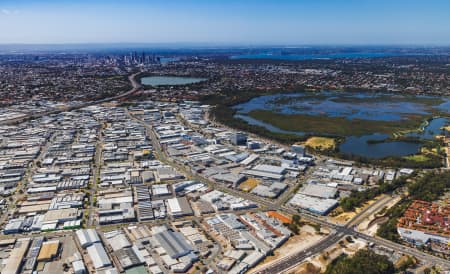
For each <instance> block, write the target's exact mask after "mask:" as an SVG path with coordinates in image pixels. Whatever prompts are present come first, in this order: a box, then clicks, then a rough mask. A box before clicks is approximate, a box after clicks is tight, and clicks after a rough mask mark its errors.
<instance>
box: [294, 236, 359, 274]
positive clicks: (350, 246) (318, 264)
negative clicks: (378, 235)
mask: <svg viewBox="0 0 450 274" xmlns="http://www.w3.org/2000/svg"><path fill="white" fill-rule="evenodd" d="M339 242H341V243H343V245H342V246H341V245H340V244H339V243H336V244H335V245H333V246H331V247H329V248H327V249H326V250H324V252H323V253H321V254H317V255H315V256H313V257H311V258H309V259H308V260H307V261H305V262H304V263H302V264H301V265H299V266H297V267H296V268H294V269H292V270H290V271H288V272H286V273H288V274H304V273H305V274H306V273H308V272H305V269H306V270H307V269H308V268H309V269H314V271H317V269H319V272H311V273H322V272H324V271H325V270H326V268H327V265H328V264H329V263H330V262H331V261H333V260H334V259H336V258H337V257H339V256H340V255H341V254H342V253H346V254H348V255H350V256H351V255H353V254H355V252H356V251H358V250H359V249H362V248H365V247H366V245H367V243H366V242H365V241H363V240H360V239H356V240H355V239H353V243H351V242H348V241H347V240H346V239H345V237H344V238H343V239H342V240H341V241H339ZM308 265H312V266H308Z"/></svg>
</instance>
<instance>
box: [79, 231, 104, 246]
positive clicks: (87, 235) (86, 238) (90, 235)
mask: <svg viewBox="0 0 450 274" xmlns="http://www.w3.org/2000/svg"><path fill="white" fill-rule="evenodd" d="M75 234H76V235H77V238H78V241H79V242H80V245H81V247H82V248H86V247H88V246H90V245H93V244H94V243H100V242H101V241H100V237H99V236H98V234H97V231H95V229H79V230H77V231H76V232H75Z"/></svg>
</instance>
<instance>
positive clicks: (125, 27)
mask: <svg viewBox="0 0 450 274" xmlns="http://www.w3.org/2000/svg"><path fill="white" fill-rule="evenodd" d="M116 42H137V43H184V42H195V43H233V44H255V45H256V44H280V45H281V44H446V45H450V0H371V1H369V0H293V1H288V0H284V1H283V0H248V1H246V0H161V1H153V0H141V1H139V0H70V1H69V0H35V1H33V0H0V43H116Z"/></svg>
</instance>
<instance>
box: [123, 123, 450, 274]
mask: <svg viewBox="0 0 450 274" xmlns="http://www.w3.org/2000/svg"><path fill="white" fill-rule="evenodd" d="M130 117H132V118H133V119H135V120H137V121H138V122H140V123H141V124H142V125H144V126H145V127H146V129H147V132H148V135H149V137H150V139H151V141H152V145H153V149H154V151H155V154H156V156H157V158H158V159H159V160H161V161H163V162H165V163H168V164H170V165H172V166H174V167H176V168H177V169H178V170H180V171H182V172H183V173H185V174H186V175H187V176H188V177H190V178H191V179H195V180H198V181H200V182H203V183H205V184H207V185H209V186H211V187H213V188H214V189H217V190H220V191H223V192H226V193H229V194H232V195H235V196H238V197H241V198H244V199H247V200H250V201H253V202H256V203H258V204H259V205H261V206H262V207H263V208H264V209H267V210H279V211H281V212H285V213H288V214H291V215H293V214H298V215H300V216H301V217H302V218H303V219H304V220H307V221H310V222H313V223H317V224H320V225H322V226H325V227H328V228H330V229H331V230H332V233H331V234H330V235H328V236H327V237H326V238H324V239H322V240H321V241H320V242H319V243H317V244H315V245H314V246H311V247H309V248H307V249H305V250H303V251H300V252H297V253H295V254H292V255H290V256H287V257H285V258H282V259H281V260H277V261H275V262H273V263H272V264H270V265H268V266H267V267H266V268H264V269H261V270H260V271H258V273H261V274H262V273H271V274H272V273H283V272H286V271H287V270H290V269H292V268H293V267H295V266H297V265H299V264H300V263H301V262H303V261H304V260H305V259H306V258H308V257H310V256H312V255H315V254H318V253H320V252H322V251H324V250H325V249H327V248H328V247H330V246H332V245H333V244H336V243H337V242H339V240H340V239H341V238H342V237H344V236H346V235H352V236H354V237H358V238H361V239H364V240H366V241H367V242H373V243H374V244H377V245H381V246H386V247H388V248H391V249H392V250H395V251H397V252H401V253H404V254H408V255H411V256H415V257H416V258H418V259H420V260H422V261H426V262H433V263H434V264H436V265H440V266H442V267H444V268H446V269H450V262H449V261H446V260H444V259H441V258H439V257H436V256H433V255H430V254H427V253H424V252H421V251H419V250H417V249H414V248H409V247H406V246H403V245H400V244H397V243H393V242H390V241H387V240H384V239H381V238H378V237H372V236H369V235H366V234H363V233H361V232H358V231H356V230H355V229H354V228H355V227H357V226H358V225H359V224H360V223H361V222H363V221H364V220H365V219H366V218H367V217H368V216H369V215H370V214H374V213H376V212H378V211H379V210H381V209H382V208H383V207H385V205H386V203H387V202H388V201H389V200H390V199H392V197H391V196H389V195H385V196H382V197H381V198H380V199H379V200H378V201H376V202H374V203H373V204H371V205H369V206H368V207H366V208H365V209H364V210H362V211H361V212H359V213H358V214H357V215H356V216H355V217H354V218H353V219H352V220H350V221H349V222H348V223H347V224H346V225H337V224H334V223H331V222H329V221H327V220H326V219H325V218H321V217H318V216H315V215H312V214H308V213H306V212H298V211H296V210H294V209H291V208H289V207H286V206H283V205H282V204H279V203H274V202H272V201H269V200H267V199H264V198H261V197H258V196H255V195H252V194H249V193H245V192H241V191H238V190H236V189H232V188H228V187H225V186H223V185H221V184H218V183H214V182H212V181H211V180H209V179H208V178H205V177H203V176H200V175H199V174H196V173H193V172H192V171H191V170H189V169H187V168H186V167H185V166H183V165H180V164H178V163H177V162H175V161H173V159H170V158H169V157H168V156H167V155H166V153H165V151H164V149H162V148H161V145H160V143H159V140H158V138H157V136H156V133H155V132H154V130H153V128H152V127H151V126H149V125H148V124H146V123H145V122H144V121H142V120H139V119H137V118H135V117H133V116H131V115H130Z"/></svg>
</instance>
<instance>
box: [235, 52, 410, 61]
mask: <svg viewBox="0 0 450 274" xmlns="http://www.w3.org/2000/svg"><path fill="white" fill-rule="evenodd" d="M400 55H403V54H401V53H389V52H348V53H328V54H272V53H256V54H240V55H233V56H230V57H229V58H230V59H232V60H236V59H273V60H292V61H300V60H314V59H340V58H377V57H392V56H400Z"/></svg>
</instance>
